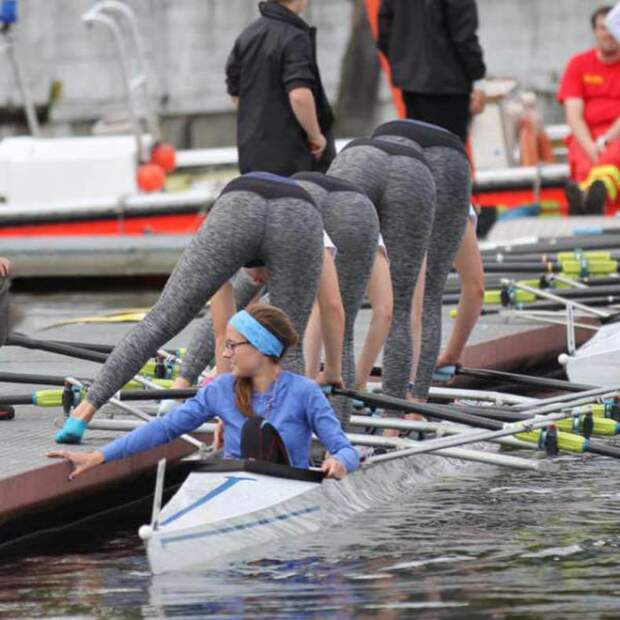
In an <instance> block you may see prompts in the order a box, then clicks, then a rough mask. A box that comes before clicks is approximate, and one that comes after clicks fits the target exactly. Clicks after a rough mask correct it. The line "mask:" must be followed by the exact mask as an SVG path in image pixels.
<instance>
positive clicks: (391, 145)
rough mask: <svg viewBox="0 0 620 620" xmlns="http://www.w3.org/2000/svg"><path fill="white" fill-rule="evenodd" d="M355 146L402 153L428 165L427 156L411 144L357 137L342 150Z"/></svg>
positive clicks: (388, 152) (391, 153)
mask: <svg viewBox="0 0 620 620" xmlns="http://www.w3.org/2000/svg"><path fill="white" fill-rule="evenodd" d="M354 146H373V147H374V148H376V149H380V150H381V151H383V152H384V153H387V154H388V155H402V156H404V157H410V158H411V159H417V160H418V161H420V162H422V163H423V164H424V165H425V166H428V162H427V161H426V157H424V155H423V154H422V153H420V152H419V151H416V150H415V149H413V148H411V147H410V146H405V145H404V144H398V143H397V142H388V141H387V140H381V139H375V138H357V139H356V140H352V141H351V142H349V143H348V144H347V145H346V146H345V147H344V149H342V150H343V151H345V150H346V149H348V148H351V147H354Z"/></svg>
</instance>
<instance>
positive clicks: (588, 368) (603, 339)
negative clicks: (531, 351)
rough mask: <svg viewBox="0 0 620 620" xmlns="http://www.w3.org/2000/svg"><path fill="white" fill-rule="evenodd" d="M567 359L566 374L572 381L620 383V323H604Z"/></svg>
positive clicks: (593, 383)
mask: <svg viewBox="0 0 620 620" xmlns="http://www.w3.org/2000/svg"><path fill="white" fill-rule="evenodd" d="M564 362H565V366H566V374H567V376H568V378H569V379H570V380H571V381H572V382H573V383H582V384H584V385H601V386H605V385H619V384H620V323H610V324H609V325H603V327H601V328H600V329H599V331H598V332H597V333H596V334H595V335H594V336H593V337H592V338H591V339H590V340H588V342H586V343H585V344H584V345H582V346H581V347H579V349H577V351H576V352H575V354H574V355H572V356H568V357H566V358H564Z"/></svg>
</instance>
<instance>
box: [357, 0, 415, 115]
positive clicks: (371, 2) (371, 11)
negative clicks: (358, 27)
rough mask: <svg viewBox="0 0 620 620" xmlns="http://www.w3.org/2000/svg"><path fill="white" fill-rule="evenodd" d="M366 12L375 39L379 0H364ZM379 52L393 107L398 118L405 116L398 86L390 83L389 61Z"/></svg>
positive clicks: (377, 34) (377, 33)
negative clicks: (389, 87)
mask: <svg viewBox="0 0 620 620" xmlns="http://www.w3.org/2000/svg"><path fill="white" fill-rule="evenodd" d="M365 2H366V13H367V14H368V21H369V22H370V30H371V31H372V36H373V37H374V39H375V41H376V40H377V37H378V36H379V7H380V6H381V0H365ZM378 54H379V62H380V63H381V69H382V70H383V73H385V75H386V77H387V79H388V82H389V83H390V86H391V87H392V100H393V101H394V107H395V108H396V112H397V114H398V117H399V118H406V117H407V110H406V108H405V102H404V101H403V93H402V91H401V90H400V88H396V87H395V86H394V85H393V84H392V70H391V69H390V63H389V62H388V59H387V58H386V57H385V56H384V55H383V54H382V53H381V52H378Z"/></svg>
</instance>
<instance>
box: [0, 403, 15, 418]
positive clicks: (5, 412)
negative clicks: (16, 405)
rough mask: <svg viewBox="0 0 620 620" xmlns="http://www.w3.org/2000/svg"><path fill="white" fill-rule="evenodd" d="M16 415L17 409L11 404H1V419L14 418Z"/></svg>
mask: <svg viewBox="0 0 620 620" xmlns="http://www.w3.org/2000/svg"><path fill="white" fill-rule="evenodd" d="M14 417H15V409H13V407H11V406H10V405H1V406H0V420H12V419H13V418H14Z"/></svg>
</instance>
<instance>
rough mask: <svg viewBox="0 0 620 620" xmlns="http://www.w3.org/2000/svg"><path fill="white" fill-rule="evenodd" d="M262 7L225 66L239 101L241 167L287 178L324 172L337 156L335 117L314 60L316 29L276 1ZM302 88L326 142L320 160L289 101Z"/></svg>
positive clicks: (238, 141) (238, 121)
mask: <svg viewBox="0 0 620 620" xmlns="http://www.w3.org/2000/svg"><path fill="white" fill-rule="evenodd" d="M259 8H260V12H261V15H262V16H261V17H259V18H258V19H257V20H256V21H254V22H253V23H252V24H250V25H249V26H248V27H247V28H246V29H245V30H244V31H243V32H242V33H241V35H240V36H239V38H238V39H237V40H236V42H235V45H234V47H233V50H232V52H231V53H230V56H229V57H228V62H227V63H226V83H227V86H228V93H229V94H230V95H231V96H233V97H239V111H238V115H237V146H238V148H239V168H240V170H241V172H242V173H246V172H250V171H253V170H264V171H267V172H273V173H274V174H281V175H285V176H289V175H291V174H293V173H295V172H299V171H302V170H320V171H326V170H327V168H328V167H329V164H330V163H331V161H332V159H333V158H334V156H335V149H334V144H333V139H330V129H331V126H332V124H333V115H332V111H331V108H330V105H329V102H328V100H327V97H326V95H325V91H324V90H323V85H322V83H321V76H320V74H319V68H318V65H317V62H316V29H315V28H311V27H310V26H308V25H307V24H306V22H304V21H303V20H302V19H301V18H300V17H299V16H298V15H296V14H295V13H293V12H292V11H289V10H288V9H287V8H285V7H284V6H282V5H281V4H278V3H277V2H261V3H260V4H259ZM298 87H307V88H310V89H311V90H312V92H313V94H314V99H315V102H316V107H317V116H318V120H319V125H320V127H321V131H322V133H323V135H325V137H327V138H328V147H327V149H325V153H324V155H323V157H322V159H321V160H320V161H319V162H317V161H316V160H315V159H314V158H313V157H312V155H311V153H310V149H309V146H308V137H307V135H306V133H305V131H304V130H303V128H302V127H301V125H300V124H299V122H298V121H297V119H296V118H295V115H294V113H293V110H292V108H291V105H290V103H289V98H288V93H289V92H290V91H291V90H293V89H294V88H298Z"/></svg>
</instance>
